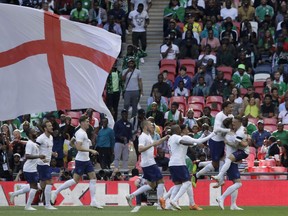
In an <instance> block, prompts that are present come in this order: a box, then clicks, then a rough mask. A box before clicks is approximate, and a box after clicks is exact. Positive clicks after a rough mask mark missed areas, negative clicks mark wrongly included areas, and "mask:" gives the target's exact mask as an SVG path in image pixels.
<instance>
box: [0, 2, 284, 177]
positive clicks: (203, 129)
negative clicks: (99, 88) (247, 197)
mask: <svg viewBox="0 0 288 216" xmlns="http://www.w3.org/2000/svg"><path fill="white" fill-rule="evenodd" d="M2 2H3V0H2ZM4 3H5V2H4ZM6 3H11V4H20V2H18V1H9V2H6ZM138 3H140V4H138ZM167 4H168V5H167V7H166V8H165V9H164V17H163V23H164V24H163V44H162V45H161V47H160V49H159V50H160V59H161V60H160V63H159V66H160V70H159V71H160V73H159V75H158V77H157V78H158V81H157V82H156V83H155V84H154V85H153V86H152V88H151V95H150V97H149V98H148V101H147V110H143V109H138V108H137V104H138V102H139V100H140V98H141V97H140V96H141V94H143V85H142V76H141V70H140V69H139V65H140V62H141V63H144V60H143V57H145V56H146V55H147V53H146V52H145V50H146V29H147V26H148V25H149V22H150V20H149V9H150V8H151V6H152V2H151V0H150V1H149V0H142V1H140V0H139V1H137V0H131V1H125V0H110V1H100V0H94V1H88V0H87V1H86V0H83V1H76V2H73V1H71V0H66V1H56V0H55V1H53V0H50V1H49V0H48V1H47V2H43V3H42V1H41V2H40V1H32V2H31V1H23V2H21V5H23V6H28V7H34V8H39V9H43V10H47V11H50V12H51V13H57V14H60V15H69V18H70V20H72V21H76V22H82V23H86V24H91V25H94V26H98V27H101V28H104V29H106V30H107V31H110V32H112V33H115V34H119V35H121V36H122V42H125V41H126V34H127V33H129V29H131V28H132V42H133V44H132V45H128V46H127V52H125V53H126V55H125V56H123V64H122V67H121V69H119V67H117V64H115V66H114V67H113V68H112V70H111V73H110V74H109V76H108V79H107V84H106V91H105V92H106V96H105V100H106V103H107V106H108V108H109V109H110V111H111V113H112V114H113V117H114V120H115V122H116V123H115V126H114V128H113V129H110V128H108V127H107V125H108V122H107V121H108V120H107V119H106V118H105V117H104V116H103V115H97V118H95V116H96V115H94V114H95V111H93V110H91V109H87V110H83V111H74V114H75V113H78V114H79V113H82V114H86V115H88V116H89V117H90V128H89V130H88V131H87V133H88V137H89V138H90V139H91V141H92V148H95V149H97V150H98V152H99V156H98V157H97V158H95V157H92V160H93V161H94V164H96V163H99V164H100V167H101V169H102V170H111V164H113V165H114V171H112V172H110V174H109V178H110V176H112V177H113V178H114V177H115V176H116V177H115V179H116V180H121V179H124V177H123V176H122V175H121V173H119V170H120V169H121V168H123V169H125V170H126V169H128V160H129V154H131V153H132V152H131V150H132V149H134V150H135V154H136V157H137V159H139V152H138V137H139V134H140V133H141V122H142V121H143V120H144V119H149V120H150V121H151V122H153V123H154V126H155V133H154V135H153V139H154V140H157V139H160V137H161V136H164V135H166V134H169V132H170V127H171V125H173V124H179V125H181V127H188V128H189V130H190V134H191V136H193V137H195V138H199V137H201V136H206V135H207V134H209V133H210V132H211V131H213V124H214V117H215V115H216V114H217V113H218V112H219V111H221V104H222V103H223V102H224V101H226V100H228V101H230V102H231V103H232V104H233V107H234V108H233V115H234V116H242V117H243V118H242V119H243V122H242V123H243V125H244V126H245V127H246V128H247V132H248V134H249V135H251V138H252V144H251V147H252V148H255V149H256V155H255V157H256V158H258V159H265V158H266V159H269V158H270V159H271V158H276V159H278V164H279V165H283V166H288V163H287V146H288V140H287V137H288V136H287V133H288V131H287V130H286V129H288V126H287V125H288V115H287V113H288V92H287V81H288V76H287V74H288V69H287V68H288V67H287V65H288V62H287V61H288V41H287V40H288V39H287V38H288V37H287V29H288V14H287V3H286V2H285V1H270V0H269V1H267V0H261V1H259V0H255V1H253V2H252V1H249V0H243V1H240V2H238V1H234V2H232V1H231V0H225V1H216V0H206V1H204V0H199V1H198V0H193V1H188V0H170V2H169V3H168V1H167ZM139 17H140V18H139ZM159 28H161V27H160V26H159ZM139 41H140V43H141V46H140V45H139ZM140 47H141V48H140ZM121 55H122V54H121ZM148 55H149V53H148ZM165 60H175V62H176V63H175V65H174V67H173V68H174V69H172V70H171V68H170V69H165V67H164V66H165V65H164V62H165ZM181 60H191V62H192V67H190V66H189V65H185V64H184V63H183V64H181ZM163 67H164V70H162V69H163ZM168 68H169V67H168ZM173 70H174V71H173ZM263 74H266V75H267V76H264V77H265V78H263V77H262V78H261V79H258V78H259V75H263ZM121 96H123V99H124V106H125V107H124V108H125V109H123V110H122V108H121V110H122V111H121V118H120V119H119V120H118V119H117V117H118V105H119V100H120V97H121ZM179 98H180V99H179ZM130 106H132V116H131V119H130V118H128V114H129V111H128V110H129V107H130ZM72 113H73V112H70V111H69V112H68V111H57V112H51V113H37V114H30V115H24V116H21V117H19V118H16V119H13V120H8V121H5V122H2V126H1V137H0V178H1V179H6V180H19V179H20V180H21V179H23V175H22V171H21V167H22V165H23V161H24V152H25V151H24V150H25V143H26V141H27V135H26V133H25V132H26V131H27V129H28V128H29V127H33V128H35V129H36V130H37V131H38V132H39V133H40V132H41V131H42V128H41V127H40V125H41V122H42V121H43V120H44V119H49V120H50V121H51V122H52V124H53V128H54V133H53V137H54V147H53V151H57V152H58V157H57V158H54V159H52V161H51V168H52V169H53V171H54V172H56V173H61V174H60V176H61V179H67V178H68V176H67V173H68V171H69V170H68V164H69V161H73V157H74V156H75V155H76V150H75V149H74V148H71V147H70V146H69V140H70V139H71V138H72V137H73V134H74V132H75V127H77V117H74V116H71V115H70V114H72ZM75 119H76V121H75ZM272 146H273V148H272ZM132 147H133V148H132ZM187 155H188V156H189V157H190V158H191V160H192V161H205V160H210V154H209V146H208V145H207V144H202V145H198V146H197V147H193V148H189V151H188V153H187ZM275 155H276V156H275ZM277 155H278V156H279V155H280V156H279V158H278V156H277ZM155 158H156V160H157V164H158V165H159V166H160V167H162V170H163V171H166V170H167V161H169V150H168V147H167V143H164V144H162V145H160V146H159V147H158V149H157V151H155ZM121 161H122V163H120V162H121ZM120 164H122V167H121V165H120ZM138 164H139V161H138V162H137V164H136V167H137V166H138ZM137 168H138V167H137ZM103 172H104V173H103ZM103 172H101V173H98V178H100V179H105V178H104V177H103V176H108V175H107V173H106V171H103Z"/></svg>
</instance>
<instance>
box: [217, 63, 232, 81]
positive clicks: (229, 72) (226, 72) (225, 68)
mask: <svg viewBox="0 0 288 216" xmlns="http://www.w3.org/2000/svg"><path fill="white" fill-rule="evenodd" d="M217 70H218V71H222V72H223V74H224V78H225V79H228V80H231V77H232V73H233V68H232V67H229V66H219V67H217Z"/></svg>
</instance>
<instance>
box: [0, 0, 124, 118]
mask: <svg viewBox="0 0 288 216" xmlns="http://www.w3.org/2000/svg"><path fill="white" fill-rule="evenodd" d="M0 37H1V42H0V104H1V105H0V120H7V119H13V118H15V117H17V116H19V115H23V114H29V113H37V112H46V111H55V110H63V109H68V110H70V109H82V108H93V109H95V110H97V111H98V112H100V113H104V114H106V115H107V116H108V118H109V119H111V120H112V119H113V118H112V115H111V113H110V112H109V110H108V108H107V107H106V105H105V103H104V102H103V99H102V93H103V90H104V87H105V83H106V79H107V76H108V74H109V72H110V70H111V68H112V66H113V64H114V62H115V60H116V58H117V56H118V54H119V52H120V49H121V38H120V36H118V35H116V34H112V33H109V32H107V31H105V30H104V29H101V28H98V27H94V26H90V25H87V24H82V23H77V22H72V21H69V20H67V19H65V18H63V17H59V16H57V15H53V14H51V13H50V12H44V11H42V10H37V9H32V8H27V7H21V6H14V5H8V4H0Z"/></svg>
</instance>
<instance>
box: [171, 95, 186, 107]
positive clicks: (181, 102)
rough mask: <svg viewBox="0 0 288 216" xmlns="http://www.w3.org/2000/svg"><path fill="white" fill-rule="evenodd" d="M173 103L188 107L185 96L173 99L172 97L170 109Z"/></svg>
mask: <svg viewBox="0 0 288 216" xmlns="http://www.w3.org/2000/svg"><path fill="white" fill-rule="evenodd" d="M173 102H177V103H179V104H184V105H185V106H186V99H185V97H183V96H173V97H171V98H170V106H169V107H171V104H172V103H173Z"/></svg>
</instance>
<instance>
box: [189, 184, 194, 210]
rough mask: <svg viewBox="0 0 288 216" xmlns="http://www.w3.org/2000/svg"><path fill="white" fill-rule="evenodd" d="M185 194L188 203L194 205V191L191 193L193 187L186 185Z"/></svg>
mask: <svg viewBox="0 0 288 216" xmlns="http://www.w3.org/2000/svg"><path fill="white" fill-rule="evenodd" d="M187 194H188V197H189V205H190V206H194V205H195V201H194V193H193V188H192V187H188V188H187Z"/></svg>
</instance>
